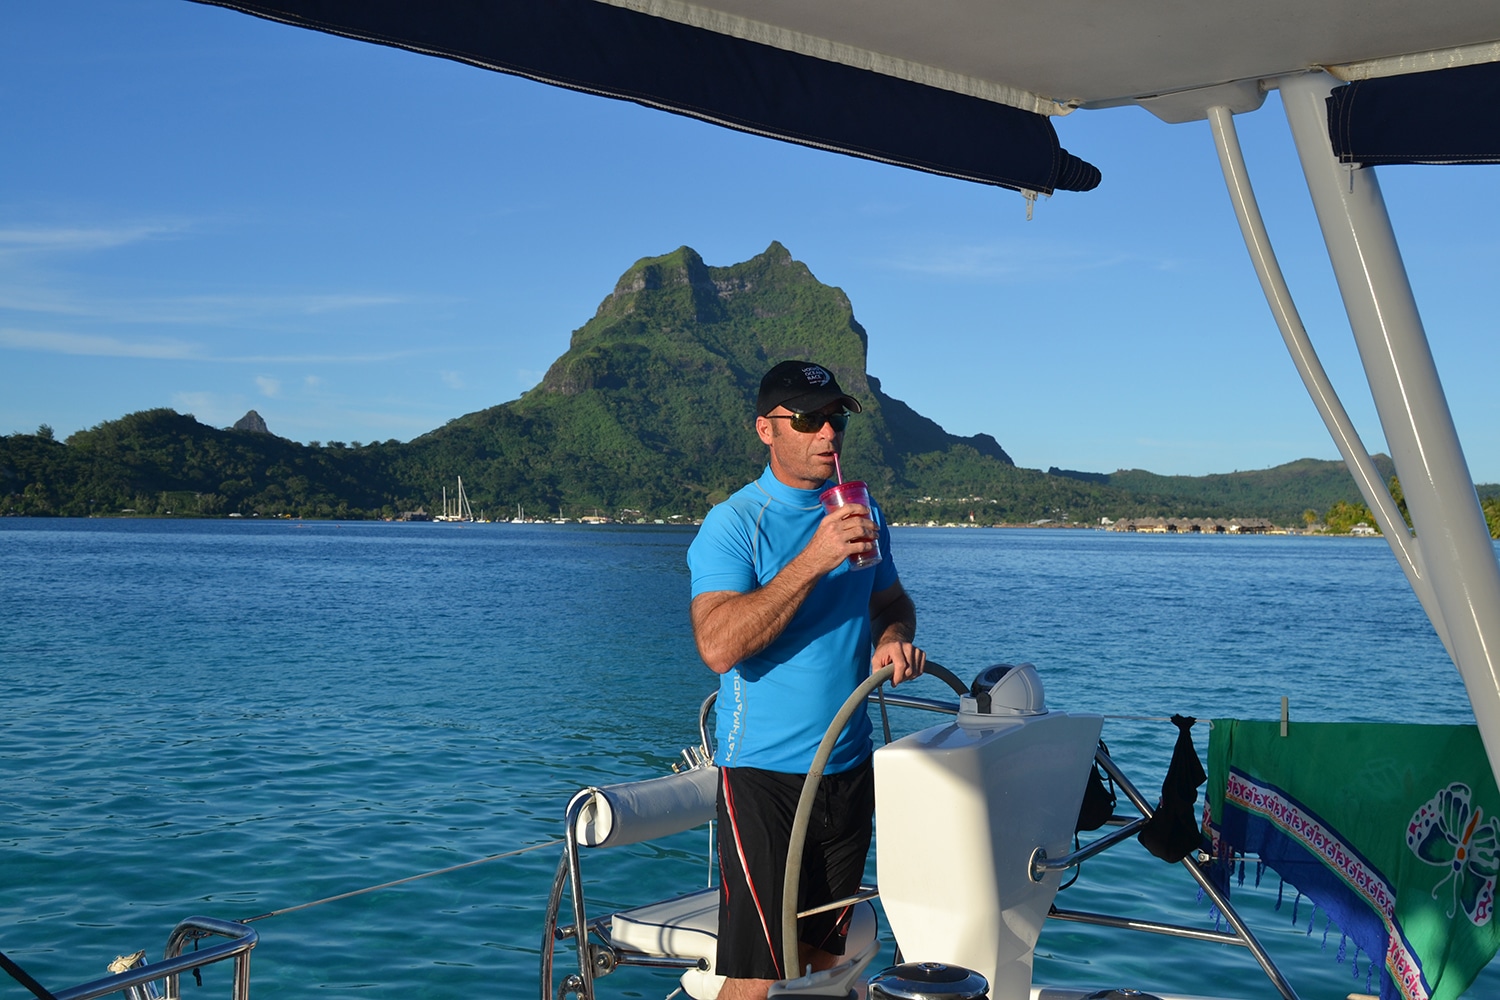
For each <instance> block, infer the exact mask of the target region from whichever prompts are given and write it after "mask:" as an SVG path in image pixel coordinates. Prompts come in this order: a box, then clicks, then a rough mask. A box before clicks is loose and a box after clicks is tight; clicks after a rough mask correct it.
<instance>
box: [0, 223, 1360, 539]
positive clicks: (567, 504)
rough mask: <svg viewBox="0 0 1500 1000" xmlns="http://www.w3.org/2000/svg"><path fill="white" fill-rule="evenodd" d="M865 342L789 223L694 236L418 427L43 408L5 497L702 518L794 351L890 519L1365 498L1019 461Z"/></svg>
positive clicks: (167, 506) (336, 510)
mask: <svg viewBox="0 0 1500 1000" xmlns="http://www.w3.org/2000/svg"><path fill="white" fill-rule="evenodd" d="M867 346H868V337H867V335H866V333H865V330H864V329H863V327H861V326H860V324H859V322H858V321H857V320H856V319H855V317H854V311H853V308H852V307H851V305H850V302H849V299H848V298H847V296H845V295H844V293H843V292H842V291H840V290H839V289H837V288H833V287H830V286H828V285H824V284H822V283H821V282H819V281H818V280H817V279H816V278H815V277H814V276H813V275H812V273H811V272H810V271H809V270H808V269H807V267H806V266H805V265H804V264H802V263H800V262H799V261H796V260H794V259H793V258H792V256H791V254H789V253H788V252H787V250H786V248H785V247H783V246H781V245H780V244H779V243H772V244H771V246H770V247H768V248H767V249H766V251H765V252H764V253H762V254H760V255H758V256H756V257H754V258H752V259H751V260H748V261H745V262H743V263H740V264H735V265H733V266H729V267H710V266H708V265H706V264H705V263H704V262H703V260H702V258H700V257H699V256H698V254H697V253H696V252H694V251H693V250H692V249H690V248H688V247H682V248H680V249H678V250H676V251H674V252H672V253H669V254H666V255H664V256H661V257H651V258H646V259H643V260H641V261H638V262H637V263H636V264H635V265H634V266H632V267H631V268H630V269H629V270H627V271H626V272H625V274H624V275H623V276H621V278H620V280H619V281H618V282H617V283H616V285H615V287H614V289H613V291H611V292H610V293H609V294H608V295H607V296H606V297H605V298H604V300H603V301H602V302H601V304H600V305H599V308H598V310H597V311H596V312H595V314H594V316H593V318H592V319H590V320H589V321H588V322H587V323H585V324H584V325H583V326H582V327H580V328H579V329H578V330H576V331H575V332H574V334H573V336H572V341H571V344H570V345H569V348H568V350H567V352H566V353H564V354H563V355H562V356H561V357H559V358H558V359H557V361H556V362H554V363H553V365H552V367H551V369H550V370H549V371H548V372H547V375H546V377H545V378H544V379H543V380H542V381H541V383H540V384H539V385H538V386H537V387H536V388H534V389H532V390H531V391H529V392H527V393H526V394H524V395H523V396H522V397H521V398H520V399H517V400H514V401H512V402H509V403H504V404H501V405H499V406H494V407H491V408H489V409H486V410H481V411H479V412H477V413H470V414H467V415H465V416H462V417H458V418H455V419H453V420H451V421H449V422H448V423H447V424H446V425H445V426H443V427H441V428H438V429H436V430H434V431H432V432H430V433H428V434H424V435H422V436H421V437H419V438H416V439H415V440H413V441H411V442H409V443H406V444H401V443H398V442H396V441H388V442H384V443H372V444H368V445H359V444H358V443H354V444H353V445H345V444H343V443H340V442H330V443H328V444H327V445H317V444H314V445H301V444H298V443H296V442H292V441H287V440H285V439H282V438H278V437H276V436H274V435H273V434H270V433H266V432H265V427H266V425H265V424H264V423H262V422H260V420H259V417H258V415H256V417H255V419H254V420H250V419H248V417H249V416H250V415H247V420H246V421H242V422H241V424H239V425H237V427H238V428H239V429H224V430H220V429H216V428H212V427H207V426H205V425H203V424H200V423H198V422H197V421H196V420H194V419H193V418H192V417H191V416H187V415H182V414H178V413H175V412H173V411H171V410H148V411H144V412H141V413H134V414H130V415H128V416H126V417H122V418H121V419H119V420H113V421H108V422H106V423H104V424H101V425H99V426H97V427H94V428H92V429H90V430H88V431H81V432H79V433H77V434H74V435H73V436H71V437H70V438H69V439H68V440H67V441H66V442H61V441H55V440H52V438H51V435H50V433H49V432H47V431H46V430H45V428H44V429H43V430H42V431H41V432H39V433H38V434H35V435H32V434H16V435H11V436H9V437H0V513H3V514H38V515H48V514H53V515H57V514H60V515H73V516H86V515H89V514H116V513H121V512H126V511H128V512H133V513H138V514H166V513H168V512H171V513H172V514H175V515H210V516H212V515H223V514H228V513H242V514H246V515H250V514H260V515H263V516H271V515H276V514H295V515H299V516H313V517H330V516H332V517H368V516H391V515H394V514H396V513H398V512H400V511H404V510H414V509H417V508H419V507H425V508H426V509H427V510H429V511H431V510H434V509H436V507H437V506H438V503H439V500H438V497H439V495H440V493H441V491H442V488H443V487H444V486H446V487H448V489H449V491H450V492H452V490H453V488H454V484H455V480H456V478H457V477H458V476H463V479H464V484H465V487H466V489H467V491H468V493H469V496H470V498H471V500H472V502H473V505H474V507H475V509H476V510H479V509H488V510H489V511H491V512H492V513H495V514H499V513H500V512H502V511H513V510H514V509H515V507H516V506H517V505H518V504H519V505H522V506H524V507H526V508H527V509H528V511H531V512H535V513H538V514H556V513H557V512H558V511H559V510H560V509H561V510H562V511H563V512H565V513H566V514H568V515H570V516H577V515H578V514H581V513H586V512H592V511H593V510H595V509H597V510H599V511H600V512H602V513H606V514H610V515H612V516H618V515H620V514H621V513H622V512H632V513H631V514H628V515H627V516H647V517H670V516H671V515H681V516H683V517H687V518H694V517H699V516H702V514H703V513H704V512H706V511H707V510H708V508H709V507H710V506H711V505H712V504H713V503H715V502H717V501H719V500H721V499H723V498H724V497H725V496H727V495H728V493H729V492H731V491H732V490H734V489H736V488H738V487H739V486H740V485H742V484H743V483H745V482H746V481H747V480H749V479H751V478H753V477H754V476H756V475H757V474H758V473H759V471H760V469H761V468H762V466H763V464H764V462H765V450H764V446H763V445H761V444H760V442H759V440H758V439H757V438H756V436H755V434H754V430H753V425H754V420H753V408H754V399H755V392H756V387H757V385H758V383H759V379H760V376H761V374H762V373H764V372H765V371H766V370H767V369H768V368H770V367H771V366H772V365H773V364H775V363H776V362H778V361H781V360H784V359H787V358H807V359H812V360H817V361H819V362H821V363H823V364H825V365H827V366H828V367H830V368H831V369H833V371H834V372H835V373H836V375H837V376H838V379H839V382H840V383H841V384H842V385H843V386H844V388H845V389H846V390H847V391H849V392H850V393H852V394H853V395H855V396H857V397H859V398H860V399H861V400H862V401H863V402H864V407H865V408H864V412H863V413H861V414H860V415H859V416H857V417H856V418H855V419H854V420H852V421H851V422H850V425H849V431H848V433H847V438H846V441H845V460H844V466H845V468H846V469H848V470H857V474H858V475H859V476H860V477H861V478H864V479H866V480H868V481H869V482H870V483H871V486H872V489H873V490H874V492H875V494H876V496H877V497H878V498H879V499H880V501H881V503H882V505H883V506H884V507H885V508H886V510H887V512H888V513H889V514H890V515H891V516H892V517H893V518H895V519H897V520H922V521H927V520H940V521H942V520H954V519H963V520H969V519H970V516H971V515H972V518H973V520H974V521H975V522H977V523H995V522H999V521H1008V522H1016V521H1035V520H1040V519H1051V520H1054V521H1070V520H1071V521H1095V520H1097V518H1099V517H1113V518H1119V517H1140V516H1148V515H1160V516H1183V517H1208V516H1216V517H1233V516H1240V517H1267V518H1271V519H1273V520H1276V521H1278V522H1280V523H1286V524H1292V523H1301V519H1302V513H1303V512H1304V511H1305V510H1307V509H1310V508H1311V509H1314V510H1316V511H1318V512H1322V511H1323V510H1325V509H1326V508H1327V507H1329V506H1330V505H1331V504H1332V503H1334V502H1337V501H1340V500H1352V501H1357V500H1358V493H1357V491H1356V490H1355V488H1354V485H1353V483H1352V481H1351V480H1350V478H1349V476H1348V474H1347V473H1346V472H1345V471H1344V470H1343V467H1342V466H1341V465H1340V464H1338V463H1335V462H1317V461H1313V460H1305V461H1302V462H1296V463H1292V464H1290V465H1287V466H1280V467H1278V468H1276V469H1271V470H1265V471H1262V472H1248V473H1232V474H1228V475H1224V476H1209V477H1201V478H1188V477H1163V476H1155V475H1152V474H1151V473H1147V472H1139V471H1128V472H1116V473H1109V474H1093V473H1074V472H1065V471H1063V470H1058V469H1053V470H1049V471H1048V472H1041V471H1039V470H1033V469H1020V468H1017V467H1016V466H1015V465H1014V463H1013V462H1012V461H1011V459H1010V456H1009V455H1007V454H1006V453H1005V450H1004V449H1003V448H1002V447H1001V446H1000V444H999V442H997V441H996V440H995V439H994V438H993V437H990V436H989V435H987V434H979V435H975V436H973V437H968V438H963V437H958V436H955V435H952V434H949V433H947V432H946V431H944V430H943V429H942V428H941V427H939V426H938V425H937V424H936V423H934V422H933V421H931V420H929V419H927V418H926V417H923V416H922V415H921V414H919V413H917V412H916V411H915V410H913V409H912V408H911V407H909V406H907V405H906V404H905V403H902V402H901V401H900V400H897V399H893V398H891V397H890V396H888V395H886V394H885V393H884V392H883V391H882V390H881V387H880V382H879V380H878V379H876V378H875V377H874V376H873V375H871V374H869V373H868V372H867V371H866V368H865V363H866V353H867ZM270 423H271V425H272V426H273V427H274V424H275V419H274V414H273V416H272V420H271V421H270Z"/></svg>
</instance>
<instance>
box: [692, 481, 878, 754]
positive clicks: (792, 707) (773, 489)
mask: <svg viewBox="0 0 1500 1000" xmlns="http://www.w3.org/2000/svg"><path fill="white" fill-rule="evenodd" d="M822 491H823V490H822V488H819V489H815V490H801V489H796V488H794V487H791V486H788V485H786V484H785V483H783V482H781V481H780V480H779V479H777V478H776V477H775V475H774V474H772V472H771V469H770V467H769V466H768V467H767V468H766V471H765V472H764V473H762V474H761V477H760V478H759V479H757V480H756V481H755V482H753V483H750V484H749V485H748V486H746V487H744V488H743V489H741V490H740V491H739V492H737V493H735V494H734V496H732V497H730V498H729V499H728V500H726V501H724V502H723V503H721V504H719V505H718V506H717V507H715V508H714V509H713V510H711V511H709V513H708V516H707V517H706V518H704V519H703V526H702V527H701V528H699V529H698V535H697V537H696V538H694V539H693V543H692V545H691V546H689V548H688V555H687V561H688V568H689V570H691V572H692V578H693V596H694V597H697V596H698V595H699V594H707V593H713V592H715V591H726V590H729V591H735V592H736V593H741V594H746V593H749V592H750V591H752V590H756V589H757V588H759V587H763V586H765V585H766V584H767V583H769V582H770V581H771V579H772V578H773V577H775V576H776V574H777V573H779V572H781V569H782V568H783V567H784V566H786V564H787V563H789V562H791V561H792V560H793V559H794V558H795V557H796V556H797V555H798V553H800V552H801V551H802V550H803V549H804V548H806V547H807V543H808V542H809V541H810V540H811V539H812V536H813V533H814V532H815V531H817V528H818V525H819V524H820V523H821V522H822V520H823V506H822V504H821V503H820V502H819V500H818V495H819V494H820V493H821V492H822ZM871 506H872V508H873V509H872V513H871V516H872V518H873V519H874V521H875V524H876V526H877V528H878V529H879V533H880V537H879V540H878V544H879V546H880V554H881V557H882V561H881V562H879V563H877V564H876V565H875V566H873V567H870V568H867V569H862V570H854V569H851V568H850V566H849V564H848V562H844V563H842V564H840V565H839V566H838V567H837V568H835V569H834V570H832V571H831V572H829V573H828V574H827V575H825V576H824V577H823V578H822V579H821V580H819V581H818V583H817V585H816V586H814V587H813V589H812V592H811V593H810V594H808V595H807V599H806V600H804V601H803V602H802V606H801V607H800V608H798V609H797V612H796V614H795V615H793V616H792V620H791V621H790V622H788V623H787V626H786V629H785V630H784V631H783V632H782V633H781V635H779V636H777V638H776V640H775V641H774V642H772V643H771V644H770V645H769V646H767V647H766V648H765V649H763V650H761V651H760V652H759V653H757V654H755V655H754V656H751V657H748V658H746V659H745V660H743V661H741V662H740V663H738V664H736V665H735V666H734V667H732V668H731V669H730V670H728V671H726V672H725V673H724V674H722V675H721V676H720V679H719V699H718V702H717V705H716V707H715V711H716V715H717V718H716V727H715V734H716V738H717V742H718V748H717V750H716V751H715V753H714V762H715V763H717V764H720V765H723V766H726V767H758V768H762V769H764V770H767V771H781V772H784V773H788V774H806V773H807V770H808V768H810V767H811V766H812V759H813V756H814V755H815V754H816V753H817V750H818V744H819V743H820V742H821V741H822V739H823V733H824V731H825V730H827V728H828V724H829V723H830V722H831V721H833V717H834V715H835V714H837V713H838V710H839V707H840V706H841V705H843V703H844V701H845V699H847V698H848V697H849V694H850V692H852V691H853V690H854V689H855V688H856V687H858V686H859V684H860V682H861V681H863V680H864V679H865V678H866V677H868V676H869V675H870V596H871V595H872V594H874V593H876V592H878V591H882V590H885V589H886V588H888V587H891V586H893V585H894V584H895V583H896V582H897V576H896V566H895V563H893V562H892V561H891V534H890V529H889V528H888V527H887V526H886V524H885V518H884V516H883V515H882V514H881V512H880V509H879V508H878V507H875V506H874V504H872V505H871ZM870 749H871V747H870V719H869V716H868V715H867V714H866V713H864V712H856V713H855V714H854V717H853V718H852V719H851V720H850V721H849V724H848V725H846V726H845V727H844V731H843V732H842V733H841V734H840V735H839V740H838V743H837V744H836V745H835V746H834V749H833V753H832V755H831V756H830V757H829V759H828V765H827V767H826V768H825V770H826V771H827V772H828V773H830V774H834V773H837V772H839V771H846V770H848V769H849V768H851V767H853V766H855V765H856V764H859V763H860V762H862V761H863V760H864V759H865V758H866V757H868V756H869V755H870Z"/></svg>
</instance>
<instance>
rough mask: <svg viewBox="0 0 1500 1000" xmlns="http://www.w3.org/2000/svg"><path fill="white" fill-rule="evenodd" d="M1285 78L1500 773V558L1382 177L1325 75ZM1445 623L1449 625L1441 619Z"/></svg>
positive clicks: (1287, 100) (1374, 388) (1437, 588)
mask: <svg viewBox="0 0 1500 1000" xmlns="http://www.w3.org/2000/svg"><path fill="white" fill-rule="evenodd" d="M1279 82H1280V86H1281V94H1282V104H1283V106H1284V107H1285V108H1286V116H1287V121H1288V123H1289V124H1290V125H1291V128H1292V138H1293V139H1294V140H1295V141H1296V144H1297V153H1298V156H1299V157H1300V158H1301V160H1302V172H1303V174H1304V175H1305V176H1306V178H1307V188H1308V192H1309V193H1310V194H1311V195H1312V200H1313V207H1314V209H1315V210H1316V211H1317V214H1318V223H1319V225H1320V226H1321V227H1322V229H1323V240H1324V242H1325V243H1326V244H1327V246H1328V256H1329V259H1330V261H1331V262H1332V263H1333V271H1334V275H1335V276H1336V277H1337V278H1338V283H1339V291H1340V293H1341V294H1342V295H1343V299H1344V309H1345V311H1347V312H1348V314H1349V323H1350V326H1351V327H1352V328H1353V330H1354V340H1355V344H1356V345H1357V346H1358V348H1359V355H1360V360H1361V362H1362V363H1363V364H1364V369H1365V377H1366V378H1368V379H1369V382H1370V391H1371V394H1372V395H1373V397H1374V399H1375V408H1376V410H1377V412H1378V413H1379V414H1380V423H1381V427H1382V428H1383V429H1384V430H1385V438H1386V443H1387V444H1388V445H1389V446H1390V449H1391V457H1392V458H1393V459H1394V460H1395V462H1396V473H1397V475H1398V476H1400V478H1401V489H1402V492H1403V493H1405V495H1406V504H1407V509H1408V510H1409V511H1410V512H1411V518H1412V524H1413V526H1414V528H1415V530H1416V533H1417V539H1418V542H1419V544H1420V547H1421V556H1422V563H1423V565H1424V566H1425V568H1426V570H1427V572H1428V574H1429V578H1430V580H1431V582H1432V590H1433V593H1434V595H1435V596H1436V598H1437V603H1438V606H1439V607H1440V608H1441V609H1442V619H1443V623H1444V624H1445V625H1446V627H1447V632H1448V639H1449V650H1450V652H1451V653H1452V655H1453V659H1454V662H1455V663H1456V665H1457V666H1458V671H1459V674H1460V676H1461V677H1462V678H1463V682H1464V686H1465V688H1466V689H1467V690H1468V694H1469V701H1470V703H1471V704H1472V705H1473V706H1474V716H1475V718H1476V719H1477V721H1478V723H1479V733H1480V736H1481V737H1482V738H1483V740H1484V746H1485V751H1486V753H1487V755H1488V756H1489V761H1490V768H1491V770H1493V771H1494V772H1495V773H1497V774H1500V564H1497V563H1496V561H1495V550H1494V547H1493V546H1492V544H1491V542H1490V536H1489V530H1488V528H1487V527H1486V525H1485V522H1484V514H1483V512H1482V511H1481V510H1480V507H1479V498H1478V496H1477V495H1476V494H1475V492H1474V481H1473V479H1472V478H1471V477H1470V475H1469V466H1468V463H1467V462H1466V461H1465V460H1464V455H1463V449H1462V448H1461V447H1460V446H1459V442H1458V434H1457V431H1456V430H1455V429H1454V426H1453V415H1452V414H1451V413H1450V412H1449V410H1448V400H1447V397H1446V396H1445V395H1444V394H1443V387H1442V383H1441V382H1440V381H1439V379H1438V374H1437V367H1436V365H1435V364H1434V363H1433V360H1432V350H1431V348H1430V347H1429V345H1428V343H1427V334H1426V331H1425V330H1424V329H1423V328H1422V318H1421V316H1420V314H1419V313H1418V311H1417V303H1416V299H1415V297H1414V296H1413V295H1412V290H1411V283H1410V282H1409V281H1408V280H1407V276H1406V267H1405V265H1404V264H1403V263H1402V261H1401V251H1400V249H1399V248H1398V247H1397V245H1396V234H1395V232H1394V230H1393V229H1392V228H1391V220H1390V216H1389V215H1388V214H1387V212H1386V208H1385V199H1384V198H1383V197H1382V195H1381V193H1380V184H1379V182H1378V181H1377V180H1376V178H1375V173H1374V171H1373V170H1370V169H1360V168H1357V167H1356V168H1352V169H1351V168H1350V167H1347V166H1345V165H1343V164H1341V163H1339V162H1338V159H1337V157H1335V156H1334V154H1333V147H1332V145H1331V144H1330V142H1329V139H1328V111H1327V104H1326V100H1327V97H1328V94H1329V92H1330V91H1331V90H1332V89H1333V86H1334V84H1335V83H1336V81H1334V80H1333V79H1332V78H1330V77H1328V76H1327V75H1325V74H1323V73H1311V74H1302V75H1298V76H1293V77H1286V78H1283V79H1282V80H1281V81H1279ZM1440 628H1441V626H1440Z"/></svg>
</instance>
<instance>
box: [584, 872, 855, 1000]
mask: <svg viewBox="0 0 1500 1000" xmlns="http://www.w3.org/2000/svg"><path fill="white" fill-rule="evenodd" d="M876 931H877V926H876V919H875V906H874V904H872V903H869V902H864V903H860V904H858V905H857V906H855V907H854V916H853V918H852V919H851V921H850V923H849V939H848V941H847V942H845V945H844V953H845V954H846V955H850V956H854V955H858V954H860V953H861V952H862V951H864V950H865V948H866V947H868V946H869V945H870V944H871V943H872V942H873V941H874V940H875V935H876ZM609 936H610V940H612V941H613V942H614V943H615V945H616V946H617V947H619V948H622V949H626V950H629V951H638V952H641V953H642V954H646V955H668V956H671V957H673V958H700V959H703V960H704V961H706V962H707V963H708V969H707V970H700V969H689V970H688V971H687V972H685V973H683V976H682V986H683V989H684V990H686V991H687V993H688V995H689V996H692V997H695V998H697V1000H714V998H715V997H717V996H718V995H719V987H720V986H721V985H722V984H723V982H724V979H723V977H722V976H718V975H715V973H714V960H715V958H716V953H717V950H718V939H719V890H718V889H713V888H710V889H700V890H699V891H697V892H694V893H690V894H688V895H686V896H678V897H677V898H676V899H668V900H664V901H662V902H660V903H652V904H650V905H649V906H638V907H636V908H635V909H633V910H622V911H620V912H619V913H616V914H615V915H614V917H613V919H612V920H611V923H610V931H609Z"/></svg>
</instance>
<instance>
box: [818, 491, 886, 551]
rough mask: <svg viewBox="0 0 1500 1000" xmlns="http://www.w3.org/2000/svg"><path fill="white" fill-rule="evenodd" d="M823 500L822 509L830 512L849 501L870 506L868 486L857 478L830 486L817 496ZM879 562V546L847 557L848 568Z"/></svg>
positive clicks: (849, 502)
mask: <svg viewBox="0 0 1500 1000" xmlns="http://www.w3.org/2000/svg"><path fill="white" fill-rule="evenodd" d="M818 499H819V500H821V501H822V502H823V509H824V510H826V511H827V512H828V513H830V514H832V513H833V512H834V511H836V510H838V509H839V508H840V507H844V506H847V505H848V504H851V503H857V504H859V505H861V506H863V507H869V506H870V488H869V487H868V486H866V485H865V484H864V482H863V481H861V480H859V479H851V480H849V482H847V483H840V484H839V485H837V486H830V487H828V489H826V490H824V491H823V493H822V494H821V495H820V496H819V497H818ZM878 562H880V546H879V545H878V544H877V545H876V547H875V548H873V549H871V550H870V551H868V552H858V553H855V554H854V555H852V556H850V557H849V568H850V569H864V568H865V567H866V566H874V565H875V564H876V563H878Z"/></svg>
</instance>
